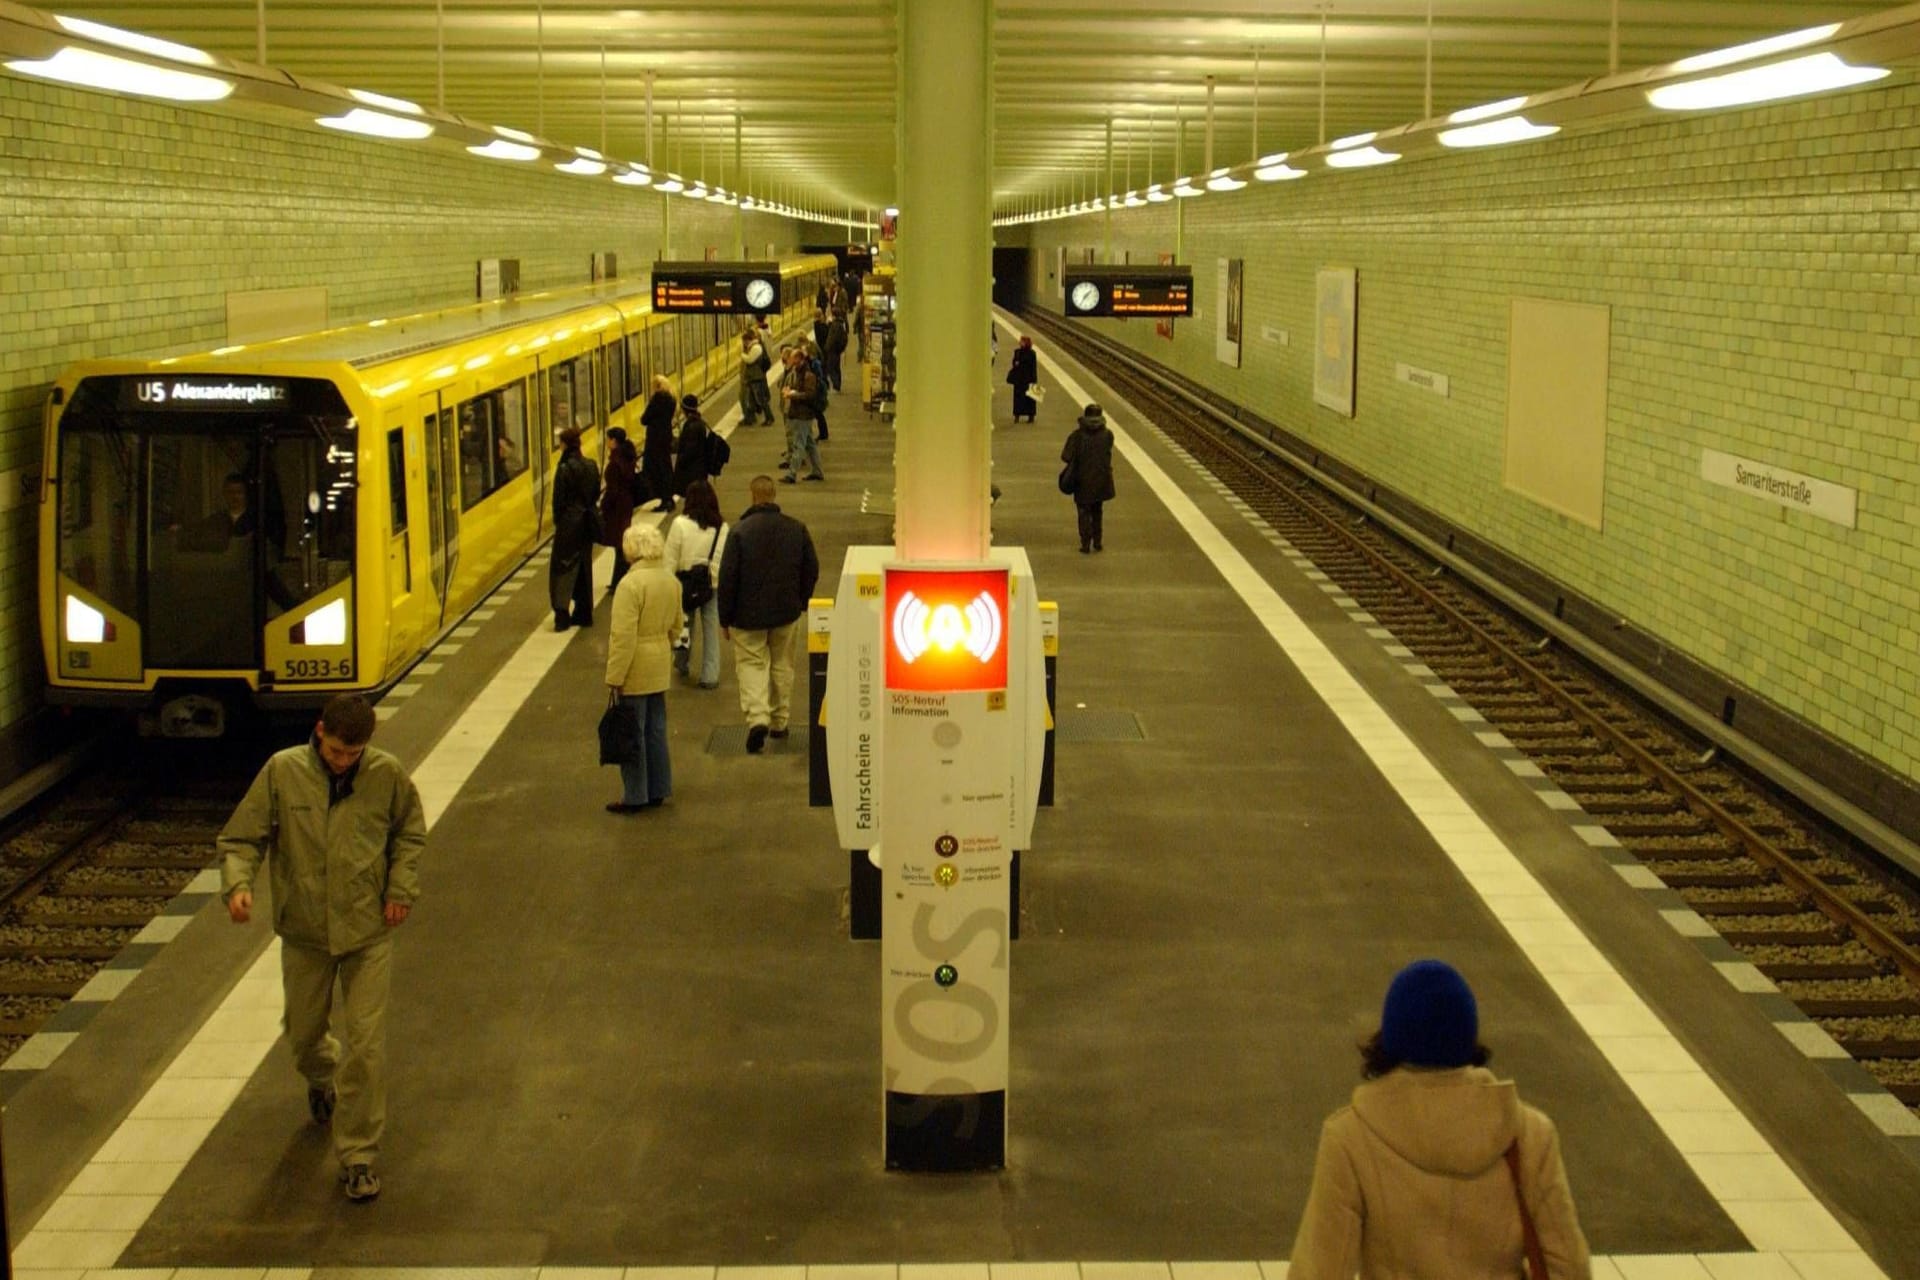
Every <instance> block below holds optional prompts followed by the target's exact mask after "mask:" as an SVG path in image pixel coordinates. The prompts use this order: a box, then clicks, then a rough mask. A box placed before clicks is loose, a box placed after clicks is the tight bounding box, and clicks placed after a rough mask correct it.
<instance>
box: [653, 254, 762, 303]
mask: <svg viewBox="0 0 1920 1280" xmlns="http://www.w3.org/2000/svg"><path fill="white" fill-rule="evenodd" d="M779 305H780V267H779V264H778V263H773V262H656V263H654V264H653V309H654V311H655V312H657V313H659V314H661V315H714V314H722V315H731V314H735V313H742V314H744V313H746V312H751V311H771V310H773V309H774V308H775V307H777V306H779Z"/></svg>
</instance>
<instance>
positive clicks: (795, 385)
mask: <svg viewBox="0 0 1920 1280" xmlns="http://www.w3.org/2000/svg"><path fill="white" fill-rule="evenodd" d="M819 395H820V379H819V378H818V377H817V376H815V374H814V372H813V369H812V367H811V362H810V361H809V360H808V359H807V353H806V352H805V351H804V350H802V349H801V348H799V347H794V348H793V349H792V350H790V351H788V352H787V376H786V377H784V378H782V379H781V380H780V399H781V402H782V403H783V404H784V405H785V406H786V413H787V471H786V474H784V475H782V476H781V477H780V483H782V484H792V483H793V482H794V473H795V472H797V471H799V470H800V460H801V459H802V458H803V457H804V458H805V459H806V461H807V465H809V466H811V467H812V468H813V474H811V475H809V476H808V477H807V479H809V480H824V479H826V476H824V475H822V474H821V472H820V449H819V447H818V446H817V445H816V444H815V443H814V439H813V424H814V420H815V419H816V418H817V417H818V416H819V414H820V410H819V409H817V408H815V403H816V401H817V400H818V398H819Z"/></svg>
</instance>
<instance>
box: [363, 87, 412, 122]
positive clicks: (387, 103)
mask: <svg viewBox="0 0 1920 1280" xmlns="http://www.w3.org/2000/svg"><path fill="white" fill-rule="evenodd" d="M347 93H348V95H349V96H351V97H352V98H353V100H354V101H355V102H364V103H366V104H367V105H368V106H370V107H379V108H380V109H381V110H382V111H398V112H399V113H400V114H402V115H408V116H423V115H425V114H426V112H425V111H424V110H423V109H422V108H421V106H420V104H419V103H417V102H408V101H407V100H406V99H405V98H389V97H388V96H387V95H386V94H384V93H369V92H368V91H367V90H365V89H349V90H347Z"/></svg>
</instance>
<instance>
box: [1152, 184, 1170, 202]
mask: <svg viewBox="0 0 1920 1280" xmlns="http://www.w3.org/2000/svg"><path fill="white" fill-rule="evenodd" d="M1171 199H1173V197H1172V196H1170V195H1168V194H1167V193H1166V192H1165V191H1162V190H1161V189H1160V184H1159V183H1157V182H1156V183H1154V184H1153V185H1152V186H1150V187H1148V188H1147V202H1148V203H1149V204H1165V203H1166V202H1167V201H1169V200H1171Z"/></svg>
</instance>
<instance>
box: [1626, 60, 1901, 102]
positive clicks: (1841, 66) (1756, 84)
mask: <svg viewBox="0 0 1920 1280" xmlns="http://www.w3.org/2000/svg"><path fill="white" fill-rule="evenodd" d="M1887 74H1889V73H1888V71H1887V69H1886V68H1885V67H1856V66H1854V65H1853V64H1852V63H1850V62H1845V61H1842V60H1841V58H1840V57H1839V56H1838V55H1836V54H1831V53H1810V54H1808V55H1807V56H1805V57H1804V58H1794V59H1793V60H1792V61H1790V62H1776V63H1774V64H1772V65H1771V66H1765V67H1751V68H1749V69H1747V70H1745V71H1729V72H1727V73H1726V74H1725V75H1721V76H1714V77H1712V78H1711V79H1707V80H1693V81H1689V82H1688V83H1686V84H1669V85H1663V86H1661V87H1660V88H1658V89H1649V90H1648V91H1647V101H1648V102H1651V103H1652V104H1653V105H1654V106H1656V107H1659V108H1660V109H1661V110H1662V111H1708V110H1711V109H1712V108H1714V107H1739V106H1746V105H1747V104H1749V103H1754V102H1773V101H1775V100H1776V99H1779V98H1798V97H1803V96H1805V95H1806V94H1809V93H1826V92H1827V91H1829V90H1832V89H1847V88H1851V87H1852V86H1854V85H1857V84H1867V83H1868V82H1870V81H1874V80H1878V79H1880V78H1881V77H1883V76H1886V75H1887Z"/></svg>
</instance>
